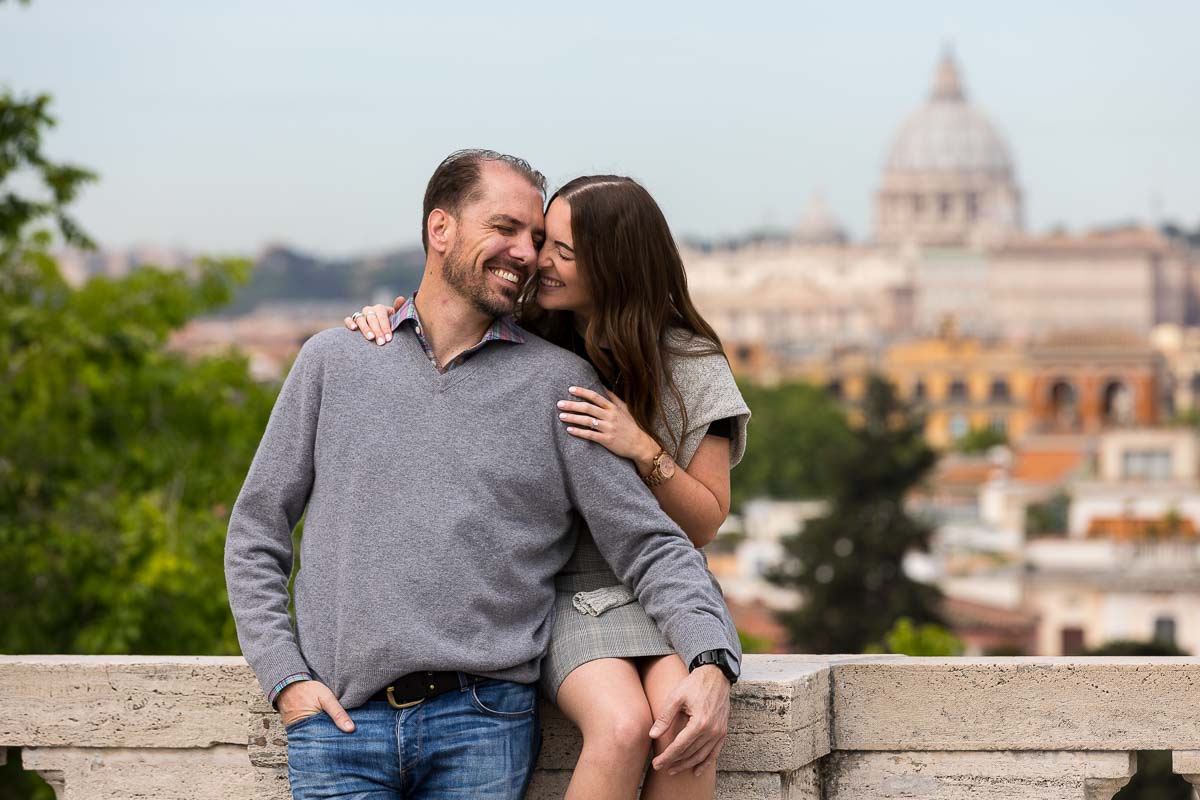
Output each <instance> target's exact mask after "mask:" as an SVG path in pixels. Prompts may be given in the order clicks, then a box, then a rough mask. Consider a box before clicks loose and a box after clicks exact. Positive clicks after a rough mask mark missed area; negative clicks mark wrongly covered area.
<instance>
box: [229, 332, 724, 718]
mask: <svg viewBox="0 0 1200 800" xmlns="http://www.w3.org/2000/svg"><path fill="white" fill-rule="evenodd" d="M568 386H586V387H590V388H593V389H597V390H599V385H598V381H597V379H596V375H595V372H594V371H592V369H591V367H590V366H588V365H587V364H586V363H585V362H584V361H582V360H581V359H579V358H577V357H576V356H574V355H572V354H571V353H568V352H567V351H565V350H563V349H561V348H559V347H556V346H554V345H552V344H550V343H549V342H546V341H544V340H543V339H540V338H538V337H536V336H533V335H532V334H526V338H525V342H524V343H523V344H519V343H511V342H495V343H492V344H489V345H487V346H485V347H484V348H483V349H482V350H480V351H479V352H478V353H476V354H475V355H474V356H472V357H471V358H470V359H469V360H467V361H465V362H464V363H463V364H462V365H461V366H458V367H456V368H455V369H453V370H450V371H449V372H446V373H444V374H441V373H439V372H438V371H437V370H436V369H435V368H434V367H433V366H432V365H431V364H430V362H429V360H428V358H427V357H426V356H425V353H424V351H423V350H422V349H421V345H420V343H419V342H418V341H417V338H416V336H415V335H414V334H413V333H412V331H410V330H407V329H404V328H401V329H400V330H398V331H397V335H396V338H395V340H394V341H393V343H392V344H391V345H389V346H387V347H377V346H369V345H367V344H366V343H364V342H363V341H362V338H361V336H360V335H359V334H357V333H354V332H352V331H348V330H346V329H344V328H337V329H331V330H327V331H323V332H322V333H319V334H317V335H316V336H314V337H312V338H311V339H310V340H309V341H308V342H307V343H306V344H305V345H304V348H303V349H302V350H301V352H300V356H299V357H298V358H297V360H296V363H295V365H294V366H293V367H292V370H291V373H290V374H289V375H288V377H287V380H286V381H285V382H284V385H283V389H282V390H281V392H280V394H279V399H278V400H277V401H276V403H275V409H274V411H273V412H272V414H271V420H270V422H269V423H268V424H267V430H266V433H265V434H264V435H263V439H262V442H261V444H260V445H259V448H258V453H257V454H256V455H255V457H254V462H253V464H252V465H251V467H250V472H249V474H248V475H247V477H246V482H245V484H244V485H243V486H242V491H241V494H240V496H239V497H238V500H237V504H236V505H235V506H234V509H233V515H232V517H231V519H230V522H229V536H228V539H227V542H226V546H225V575H226V581H227V584H228V588H229V600H230V605H231V606H232V608H233V615H234V619H235V621H236V622H237V630H238V639H239V641H240V642H241V646H242V652H243V654H244V655H245V656H246V660H247V661H248V662H249V663H250V665H251V667H253V668H254V672H255V674H256V675H257V676H258V679H259V681H260V682H261V684H262V687H263V691H264V692H267V693H269V692H270V691H271V690H272V689H273V688H274V686H275V685H276V684H277V683H278V682H279V681H281V680H283V679H284V678H286V677H288V676H290V675H293V674H296V673H302V672H307V673H309V674H311V675H312V676H313V677H314V678H316V679H317V680H320V681H322V682H324V683H325V684H327V685H328V686H329V687H330V688H331V689H332V690H333V692H334V693H335V694H336V695H337V697H338V700H339V701H340V702H341V703H342V705H343V706H345V707H347V708H353V707H355V706H358V705H360V704H362V703H363V702H365V701H366V700H367V698H368V697H370V696H371V695H372V694H373V693H374V692H376V691H378V690H379V689H381V688H383V687H385V686H386V685H387V684H388V682H389V681H390V680H392V679H393V678H396V677H398V676H400V675H403V674H405V673H409V672H414V671H423V670H462V671H464V672H471V673H475V674H479V675H485V676H489V677H495V678H502V679H506V680H513V681H520V682H526V683H528V682H532V681H534V680H536V679H537V676H538V663H539V661H540V659H541V657H542V653H543V652H544V651H545V649H546V643H547V640H548V638H549V636H550V627H551V625H550V623H551V620H550V614H551V610H552V608H553V601H554V580H553V579H554V575H555V573H556V572H558V571H559V569H560V568H561V567H562V566H563V564H565V563H566V561H567V559H568V557H569V556H570V554H571V550H572V547H573V545H574V540H573V535H572V533H571V531H572V527H573V526H572V521H573V515H574V514H576V513H579V514H581V515H582V516H583V517H584V519H585V520H586V521H587V523H588V527H589V528H590V529H591V531H592V534H593V536H594V537H595V540H596V543H597V545H598V546H599V548H600V550H601V552H602V553H603V554H604V556H605V558H607V559H608V561H609V563H610V564H611V565H612V567H613V569H614V571H615V572H616V574H617V575H618V576H619V577H620V578H621V580H622V581H623V582H624V583H626V584H627V585H628V586H629V587H630V588H631V589H632V590H633V592H634V594H636V595H637V598H638V600H639V601H640V602H641V603H642V605H643V607H644V608H645V609H646V610H647V611H648V612H649V613H650V615H651V616H652V617H653V618H654V620H655V621H656V622H657V623H658V625H659V627H660V628H661V629H662V631H663V633H664V634H665V635H666V637H667V639H668V641H670V642H671V643H672V645H673V646H674V647H675V649H676V650H677V652H678V653H679V655H680V656H681V657H682V658H683V660H684V663H690V662H691V660H692V659H693V658H694V657H695V656H696V655H697V654H698V653H700V652H702V651H704V650H709V649H716V648H724V649H727V650H729V651H730V652H732V653H734V655H735V656H736V657H738V658H739V659H740V656H741V650H740V648H739V646H738V640H737V635H736V631H735V629H734V628H733V624H732V622H731V621H730V618H729V612H728V609H727V608H726V606H725V603H724V601H723V600H722V598H721V596H720V594H719V593H718V591H717V590H716V589H715V587H714V584H713V582H712V581H711V580H710V578H709V576H708V574H707V571H706V567H705V565H704V561H703V559H702V558H701V556H700V553H699V552H698V551H697V550H696V549H695V548H694V547H693V546H692V544H691V542H690V541H689V540H688V539H687V537H686V536H685V535H684V534H683V532H682V531H681V530H680V529H679V528H678V527H677V526H676V525H675V523H674V522H672V521H671V519H670V518H669V517H668V516H667V515H666V514H665V513H663V511H662V509H661V508H660V507H659V505H658V503H657V501H656V500H655V498H654V496H653V495H652V494H651V493H650V492H649V490H647V489H646V487H645V486H644V485H643V484H642V482H641V480H640V479H639V478H638V476H637V473H636V471H635V468H634V466H633V464H632V463H631V462H629V461H627V460H625V459H622V458H619V457H617V456H615V455H613V454H612V453H611V452H609V451H608V450H607V449H605V448H604V447H602V446H600V445H598V444H595V443H593V442H588V441H586V440H582V439H577V438H575V437H573V436H571V435H570V434H568V433H567V432H566V429H565V426H564V425H563V423H562V422H560V421H559V419H558V414H557V408H556V406H555V403H556V402H557V401H558V400H561V399H566V398H567V395H566V390H567V387H568ZM306 509H307V516H305V522H304V535H303V538H302V543H301V546H300V570H299V572H298V573H297V575H296V583H295V616H296V624H295V627H293V625H292V620H291V618H290V616H289V613H288V578H289V576H290V574H291V571H292V559H293V547H292V531H293V529H294V528H295V526H296V524H297V522H298V521H299V520H300V517H301V515H302V514H305V511H306Z"/></svg>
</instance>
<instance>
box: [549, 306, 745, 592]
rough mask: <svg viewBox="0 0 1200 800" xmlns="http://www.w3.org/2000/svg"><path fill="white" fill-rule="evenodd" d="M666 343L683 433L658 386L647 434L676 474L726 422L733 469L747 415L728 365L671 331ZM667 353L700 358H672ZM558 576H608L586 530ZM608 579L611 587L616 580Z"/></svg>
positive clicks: (706, 346)
mask: <svg viewBox="0 0 1200 800" xmlns="http://www.w3.org/2000/svg"><path fill="white" fill-rule="evenodd" d="M668 343H669V347H668V349H667V350H666V353H665V355H666V357H667V366H668V368H669V369H670V371H671V377H672V379H673V380H674V381H675V386H676V388H677V389H678V390H679V396H680V397H682V399H683V407H684V408H686V409H687V427H686V429H685V428H684V413H683V411H682V410H681V409H680V406H679V398H677V397H676V396H675V394H674V393H673V392H671V391H670V389H669V388H668V387H667V386H666V385H665V384H664V386H663V390H662V397H663V406H664V409H663V412H664V413H663V416H662V417H660V418H659V419H657V420H655V425H654V429H653V430H652V431H650V433H651V434H652V435H653V436H654V438H655V439H657V440H658V442H659V444H661V445H662V446H663V447H664V448H666V450H667V452H669V453H671V454H672V457H673V458H674V459H675V462H676V463H677V464H678V465H679V466H680V467H681V468H682V469H687V467H688V465H689V464H690V463H691V462H692V457H693V456H694V455H696V450H697V449H699V447H700V443H701V442H702V441H704V437H705V435H706V434H707V433H708V426H709V425H710V424H711V423H713V422H715V421H717V420H720V419H728V418H731V419H732V420H733V429H732V434H733V436H732V437H731V438H730V440H729V466H730V467H731V468H732V467H736V466H737V465H738V462H739V461H741V460H742V456H743V455H744V454H745V452H746V424H747V423H748V422H749V421H750V409H749V408H748V407H747V406H746V401H745V400H743V399H742V393H741V390H740V389H738V386H737V382H736V381H735V380H734V379H733V373H732V372H731V371H730V369H729V362H728V361H727V360H726V359H725V356H724V355H723V354H721V353H719V352H716V353H710V352H706V351H709V350H711V349H712V345H711V343H710V342H709V341H708V340H706V339H702V338H700V337H698V336H693V335H692V334H691V333H689V332H687V331H683V330H680V329H676V330H673V331H672V332H671V334H670V335H669V338H668ZM672 350H677V351H682V352H683V353H704V355H677V354H675V353H672V352H671V351H672ZM563 571H564V572H566V573H593V574H595V575H597V576H598V575H599V574H600V573H602V572H611V570H610V566H609V565H608V563H607V562H606V561H605V560H604V558H603V556H602V555H601V552H600V550H599V549H598V548H597V546H596V543H595V542H594V541H593V537H592V535H591V533H590V532H589V530H588V529H587V527H586V526H581V530H580V533H579V542H578V544H577V545H576V548H575V552H574V553H573V554H572V555H571V559H570V561H568V562H567V566H566V567H565V568H564V569H563ZM612 574H613V580H614V582H615V581H616V575H615V573H612ZM596 582H599V583H603V581H596Z"/></svg>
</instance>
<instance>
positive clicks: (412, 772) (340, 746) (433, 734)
mask: <svg viewBox="0 0 1200 800" xmlns="http://www.w3.org/2000/svg"><path fill="white" fill-rule="evenodd" d="M347 713H349V714H350V718H351V719H353V720H354V725H355V730H354V732H353V733H345V732H343V731H341V730H339V729H338V727H337V726H336V725H334V724H333V721H332V720H331V719H330V718H329V716H328V715H327V714H324V713H321V714H317V715H315V716H312V717H305V718H304V719H301V720H299V721H298V722H294V723H292V724H291V725H289V726H287V736H288V779H289V780H290V781H291V784H292V797H293V798H295V800H316V798H333V797H336V798H342V800H399V799H400V798H405V799H406V800H407V798H422V799H425V798H428V800H435V799H440V798H459V799H460V800H467V798H471V799H472V800H474V798H487V800H492V798H495V800H518V798H520V797H522V796H523V795H524V794H525V789H526V788H527V787H528V785H529V780H530V778H532V777H533V764H534V761H536V760H537V754H538V749H539V747H540V746H541V730H540V727H539V725H538V717H537V687H536V685H534V684H522V683H511V682H509V681H496V680H489V681H485V682H483V683H479V684H476V685H474V686H470V685H467V686H463V687H461V688H459V689H458V691H451V692H446V693H445V694H441V695H438V696H437V697H434V698H432V699H430V700H426V701H425V702H423V703H421V704H420V705H416V706H413V707H411V708H405V709H395V708H392V707H391V706H390V705H389V704H388V703H386V702H384V701H374V702H370V703H367V704H365V705H362V706H359V707H358V708H354V709H350V710H349V711H348V712H347Z"/></svg>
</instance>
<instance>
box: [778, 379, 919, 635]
mask: <svg viewBox="0 0 1200 800" xmlns="http://www.w3.org/2000/svg"><path fill="white" fill-rule="evenodd" d="M861 413H862V423H861V424H860V425H856V426H855V427H854V428H853V429H852V431H851V435H850V437H849V440H848V441H847V443H846V444H845V446H843V447H841V448H839V449H837V450H832V451H829V452H828V453H827V457H826V458H825V459H824V460H825V465H826V469H828V471H829V476H830V481H831V484H832V487H833V488H832V491H831V492H830V494H829V499H830V510H829V513H828V514H827V515H825V516H824V517H820V518H818V519H815V520H812V521H811V522H809V523H808V524H807V525H806V526H805V528H804V530H803V531H801V532H800V533H799V534H798V535H796V536H793V537H790V538H789V539H787V540H786V541H785V545H784V546H785V558H784V561H783V563H782V564H781V565H780V567H779V568H777V569H776V570H775V571H774V572H773V573H772V574H771V575H770V576H769V577H770V578H771V580H773V581H774V582H776V583H778V584H779V585H781V586H785V587H789V588H793V589H797V590H799V592H800V595H801V598H802V602H801V605H800V607H799V608H798V609H796V610H795V611H789V612H785V613H783V614H781V615H780V620H781V622H783V624H784V625H785V626H786V627H787V629H788V631H789V634H790V637H791V639H792V643H793V645H794V646H795V647H797V648H798V649H799V650H801V651H803V652H810V653H859V652H862V651H863V649H864V648H866V647H868V646H869V645H871V644H872V643H875V642H879V641H881V640H882V639H883V637H884V636H885V635H886V634H887V632H888V631H889V629H891V627H892V626H893V625H894V624H895V622H896V620H897V619H899V618H900V617H909V618H910V619H912V620H913V622H915V623H917V624H922V623H930V622H933V623H937V622H940V619H939V616H938V613H937V608H938V603H939V601H940V597H941V594H940V592H939V591H938V589H937V588H936V587H934V586H930V585H927V584H923V583H918V582H916V581H914V580H912V579H911V578H909V577H908V576H907V575H905V574H904V570H903V568H902V562H903V559H904V556H905V554H907V553H909V552H911V551H922V550H928V547H929V537H930V535H931V533H932V530H931V528H930V526H929V525H928V524H926V523H925V522H923V521H921V520H918V519H915V518H913V517H912V516H910V515H909V514H908V513H906V511H905V508H904V499H905V495H906V494H907V493H908V491H909V490H910V489H911V488H913V487H914V486H916V485H917V484H918V483H920V481H921V480H922V479H923V478H924V477H925V476H926V475H927V474H928V472H929V470H930V469H931V468H932V467H933V465H934V463H935V462H936V459H937V455H936V453H935V452H934V450H933V449H932V448H930V446H929V445H928V444H927V443H926V442H925V439H924V437H923V434H922V431H923V428H924V420H923V419H922V418H921V416H920V415H919V414H918V413H916V412H915V411H914V410H913V409H912V408H911V407H910V406H908V405H906V404H904V403H903V402H902V401H901V399H900V398H899V396H898V395H897V393H896V390H895V387H894V386H892V385H891V384H890V383H888V382H887V381H886V380H885V379H883V378H881V377H879V376H877V375H875V376H871V378H870V379H869V381H868V385H867V390H866V394H865V397H864V400H863V403H862V408H861Z"/></svg>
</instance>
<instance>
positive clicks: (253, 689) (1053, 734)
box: [0, 655, 1200, 772]
mask: <svg viewBox="0 0 1200 800" xmlns="http://www.w3.org/2000/svg"><path fill="white" fill-rule="evenodd" d="M1198 708H1200V658H936V659H931V658H907V657H904V656H803V655H787V656H747V657H746V659H745V669H744V675H743V678H742V680H741V681H740V682H739V683H738V684H737V686H735V687H734V692H733V695H732V715H731V718H730V736H729V740H728V743H727V745H726V748H725V751H724V752H723V754H722V768H723V769H726V770H741V771H748V772H753V771H771V772H786V771H789V770H796V769H799V768H800V767H802V766H803V765H805V764H809V763H811V762H812V761H814V760H816V759H818V758H820V757H822V756H824V755H826V754H828V753H829V752H830V751H832V750H846V751H873V750H874V751H880V750H904V751H934V750H938V751H1002V750H1017V751H1020V750H1039V751H1047V750H1062V751H1095V750H1103V751H1117V750H1134V749H1170V750H1200V713H1198V712H1197V709H1198ZM276 719H277V718H276V717H275V714H274V713H273V712H272V710H271V708H270V707H269V706H268V705H267V703H266V702H265V700H264V699H263V697H262V693H261V692H260V691H259V688H258V684H257V682H256V681H255V679H254V676H253V675H252V673H251V672H250V669H249V667H247V666H246V664H245V662H244V661H243V660H242V659H241V658H204V657H189V656H112V657H84V656H0V746H4V745H7V746H21V747H105V748H121V747H124V748H189V747H210V746H212V745H219V744H236V745H242V746H244V745H245V744H246V743H247V741H250V743H251V745H252V754H251V758H252V760H254V761H255V763H271V760H272V758H277V756H271V755H270V753H269V752H267V751H269V750H270V748H271V747H272V746H274V747H278V746H279V745H280V744H281V743H282V741H283V740H282V738H281V737H282V733H281V731H279V730H278V727H277V725H276V723H275V720H276ZM556 725H558V726H559V727H560V728H562V730H560V731H559V733H561V742H560V744H555V743H554V741H552V739H553V737H552V735H551V732H552V730H554V729H555V727H554V726H556ZM546 726H547V730H548V734H547V746H546V748H545V750H544V753H543V761H544V762H545V763H548V764H549V765H550V766H552V767H554V766H555V765H557V764H558V763H559V762H562V765H563V768H566V767H567V766H569V764H570V763H573V758H574V754H575V752H577V751H574V750H573V748H574V747H575V746H576V745H577V740H576V739H572V738H571V736H573V735H574V734H573V731H570V730H568V729H569V726H567V725H566V723H565V721H563V720H561V718H558V717H557V715H556V714H555V713H554V712H553V711H550V710H547V714H546ZM563 726H565V727H563ZM264 731H268V732H269V733H270V735H265V734H264ZM252 733H253V735H252ZM555 735H557V734H555ZM259 740H261V746H262V747H263V748H265V750H264V753H263V755H262V757H261V758H256V757H255V755H254V753H253V748H254V743H255V742H256V741H259Z"/></svg>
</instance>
